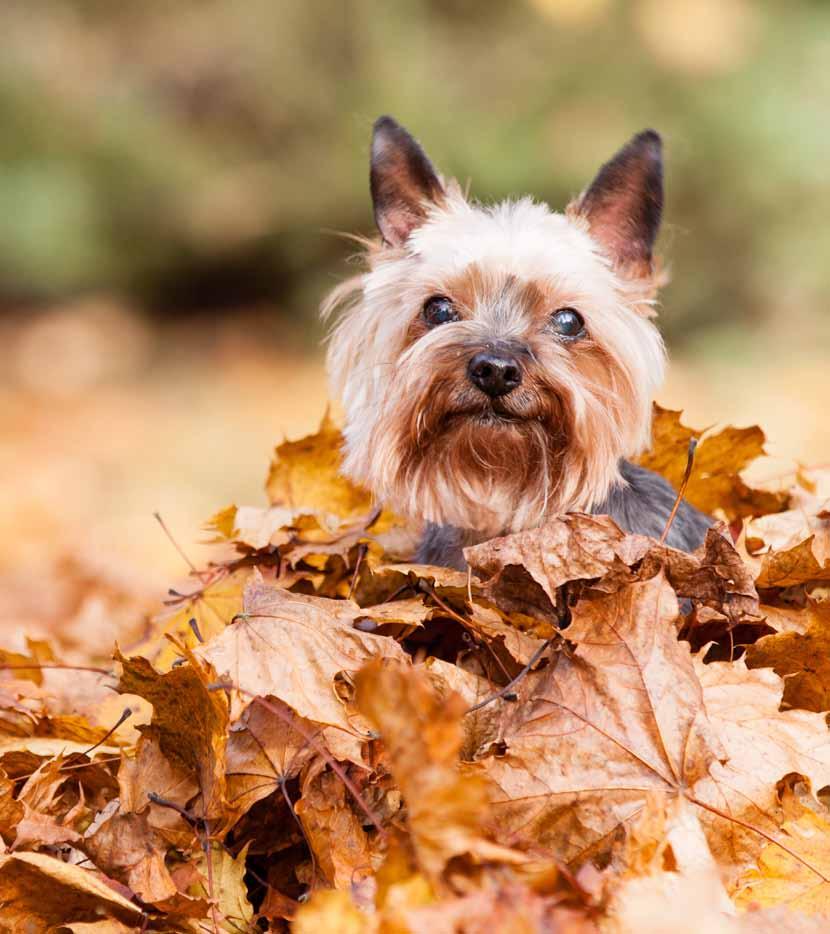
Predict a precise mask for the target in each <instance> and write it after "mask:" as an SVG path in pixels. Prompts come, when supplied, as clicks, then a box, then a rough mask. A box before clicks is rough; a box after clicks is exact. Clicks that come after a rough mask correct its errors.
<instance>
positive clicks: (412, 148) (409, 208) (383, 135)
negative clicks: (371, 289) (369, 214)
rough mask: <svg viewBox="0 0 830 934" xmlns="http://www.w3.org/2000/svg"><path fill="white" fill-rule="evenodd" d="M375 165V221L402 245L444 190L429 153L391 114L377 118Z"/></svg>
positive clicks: (392, 242)
mask: <svg viewBox="0 0 830 934" xmlns="http://www.w3.org/2000/svg"><path fill="white" fill-rule="evenodd" d="M371 165H372V168H371V175H370V181H371V187H372V202H373V203H374V207H375V223H376V224H377V225H378V230H380V233H381V236H382V237H383V239H384V240H385V241H386V242H387V243H389V244H390V245H392V246H402V245H403V244H404V243H406V241H407V239H408V238H409V235H410V234H411V233H412V231H413V230H414V229H415V228H416V227H418V226H419V225H420V224H422V223H423V221H424V219H425V218H426V215H427V205H428V204H429V202H435V201H438V200H440V198H441V197H442V196H443V194H444V189H443V187H442V185H441V182H440V181H439V179H438V175H437V173H436V172H435V169H434V168H433V167H432V163H431V162H430V161H429V159H428V158H427V156H426V153H425V152H424V151H423V149H421V147H420V146H419V145H418V143H416V142H415V140H414V139H413V138H412V137H411V136H410V135H409V133H407V132H406V130H405V129H404V128H403V127H402V126H401V125H400V124H399V123H397V122H396V121H395V120H393V119H392V118H391V117H379V118H378V120H376V121H375V127H374V132H373V134H372V157H371Z"/></svg>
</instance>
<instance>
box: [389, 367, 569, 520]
mask: <svg viewBox="0 0 830 934" xmlns="http://www.w3.org/2000/svg"><path fill="white" fill-rule="evenodd" d="M403 398H404V400H407V396H406V395H404V397H403ZM402 408H403V409H404V410H402V409H398V411H397V414H396V415H395V416H394V418H393V419H392V420H391V421H392V424H390V425H389V428H390V429H392V431H391V434H392V435H393V436H395V442H394V444H393V445H392V446H391V447H389V448H388V450H389V451H390V453H391V452H392V451H394V454H393V456H394V458H395V459H396V460H397V463H398V468H397V470H395V471H394V472H393V473H394V480H393V487H394V489H391V490H390V491H389V493H390V499H391V500H392V501H393V503H394V502H397V503H398V504H399V508H403V510H404V511H405V512H407V513H409V514H411V515H419V516H422V517H424V518H425V519H427V520H428V521H431V522H436V523H440V524H449V525H455V526H458V527H461V528H465V529H475V530H476V531H478V532H480V533H481V534H482V535H484V536H491V535H496V534H499V533H500V532H503V531H508V530H512V529H519V528H525V527H527V526H528V525H533V524H535V523H538V521H540V519H541V517H543V516H544V515H546V514H547V513H549V512H550V511H551V510H552V509H557V507H558V506H559V505H560V504H559V503H558V501H557V491H558V488H559V487H560V485H561V484H560V480H561V477H562V467H563V463H564V462H565V460H566V459H567V452H568V449H569V446H570V439H569V431H568V412H567V406H566V404H565V403H564V402H563V400H562V399H561V398H560V397H559V396H558V395H557V394H556V393H554V392H552V391H551V390H550V389H548V388H547V387H545V388H544V389H542V388H541V387H538V386H534V385H533V384H532V383H530V384H529V385H527V386H522V387H520V388H519V389H517V390H515V391H514V392H513V393H510V394H509V395H508V396H504V397H501V398H498V399H495V400H490V399H488V398H487V397H486V396H484V394H483V393H480V392H478V391H477V390H475V389H474V388H471V387H470V386H469V385H467V384H458V383H456V382H454V381H453V380H451V379H449V378H447V377H446V376H444V377H443V378H442V377H441V376H440V375H439V376H436V377H435V379H434V381H433V384H432V385H431V386H430V387H428V388H427V389H426V390H424V391H423V392H422V394H421V395H420V396H419V397H418V398H415V399H412V398H411V397H409V399H408V402H405V404H404V406H403V407H402ZM394 424H397V426H398V428H397V431H395V430H394V428H393V425H394ZM390 476H391V474H390Z"/></svg>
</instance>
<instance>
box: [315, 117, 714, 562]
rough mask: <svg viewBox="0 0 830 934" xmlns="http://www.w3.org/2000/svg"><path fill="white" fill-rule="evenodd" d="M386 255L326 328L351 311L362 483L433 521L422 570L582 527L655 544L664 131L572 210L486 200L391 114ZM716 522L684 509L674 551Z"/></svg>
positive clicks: (384, 130)
mask: <svg viewBox="0 0 830 934" xmlns="http://www.w3.org/2000/svg"><path fill="white" fill-rule="evenodd" d="M370 181H371V191H372V199H373V202H374V212H375V220H376V223H377V226H378V229H379V231H380V234H381V238H382V240H381V242H375V241H365V245H366V248H367V249H366V255H367V261H368V271H367V272H366V273H364V274H363V275H361V276H358V277H356V278H355V279H352V280H351V281H349V282H346V283H343V284H342V285H341V286H340V287H339V288H337V289H336V290H335V291H334V292H333V293H332V295H331V296H330V297H329V298H328V300H327V301H326V302H325V303H324V306H323V314H324V316H328V315H329V314H331V313H332V312H333V311H334V310H336V309H341V310H342V312H343V314H342V316H341V318H340V320H339V322H338V324H337V326H336V327H335V328H334V330H333V332H332V334H331V336H330V344H329V350H328V369H329V374H330V378H331V384H332V389H333V391H334V392H335V393H336V394H337V395H339V397H340V398H341V399H342V400H343V404H344V408H345V413H346V424H345V431H344V434H345V447H344V453H345V458H344V470H345V472H346V473H347V474H348V475H349V476H350V477H351V478H353V479H354V480H356V481H357V482H359V483H361V484H363V485H364V486H366V487H368V488H369V489H370V490H372V491H373V493H374V494H375V495H376V496H377V497H378V498H379V499H380V500H382V501H384V502H386V503H387V504H388V505H390V506H391V507H392V508H394V509H396V510H398V511H399V512H401V513H403V514H405V515H407V516H409V517H412V518H416V519H419V520H425V523H426V525H425V534H424V538H423V541H422V543H421V547H420V551H419V555H418V559H419V560H420V561H424V562H429V563H432V564H447V565H451V566H456V567H465V566H466V565H465V564H464V558H463V554H462V549H463V547H464V546H466V545H470V544H474V543H477V542H480V541H483V540H485V539H488V538H493V537H495V536H497V535H503V534H507V533H510V532H516V531H518V530H520V529H527V528H533V527H536V526H538V525H540V524H541V523H542V522H543V521H544V519H545V518H546V517H548V516H552V515H556V514H559V513H565V512H573V511H579V512H592V513H597V514H608V515H610V516H611V517H612V518H613V519H614V520H615V521H616V522H617V523H618V524H619V525H620V526H621V527H622V528H624V529H627V530H628V531H631V532H640V533H643V534H646V535H651V536H653V537H657V536H659V535H660V534H661V533H662V532H663V529H664V527H665V525H666V523H667V520H668V517H669V514H670V512H671V509H672V507H673V505H674V502H675V499H676V494H675V492H674V490H673V489H672V488H671V486H670V485H669V484H668V483H667V482H666V481H665V480H663V479H662V478H661V477H659V476H658V475H657V474H655V473H652V472H651V471H648V470H645V469H643V468H642V467H638V466H635V465H634V464H632V463H630V462H629V461H628V460H627V458H630V457H632V456H635V455H636V454H638V453H639V452H640V451H642V450H643V449H644V448H645V447H647V445H648V444H649V441H650V435H651V407H652V399H653V396H654V392H655V390H656V388H657V387H658V386H659V385H660V383H661V381H662V378H663V371H664V364H665V351H664V347H663V341H662V339H661V337H660V334H659V332H658V331H657V328H656V327H655V325H654V323H653V318H654V314H655V311H654V305H655V298H656V292H657V286H658V284H659V282H658V280H659V275H658V273H657V270H656V266H655V262H654V259H653V256H652V247H653V244H654V240H655V237H656V235H657V231H658V227H659V224H660V215H661V212H662V204H663V183H662V152H661V141H660V137H659V136H658V135H657V133H655V132H653V131H652V130H646V131H645V132H643V133H640V134H638V135H637V136H635V137H634V138H633V139H632V140H631V141H630V142H629V143H628V144H627V145H626V146H624V147H623V148H622V149H621V150H620V151H619V152H618V153H617V154H616V155H615V156H614V157H613V158H612V159H611V160H610V162H608V163H606V164H605V165H604V166H603V167H602V168H601V169H600V171H599V174H598V175H597V176H596V178H595V179H594V181H593V182H592V183H591V185H590V186H589V187H588V188H587V189H586V190H585V191H584V192H583V194H582V195H580V196H579V197H578V198H577V199H576V200H575V201H573V202H572V203H571V204H570V205H569V206H568V208H567V209H566V211H565V213H564V214H557V213H554V212H553V211H551V210H550V209H549V208H548V207H547V206H546V205H544V204H539V203H536V202H534V201H533V200H531V199H530V198H522V199H520V200H515V201H514V200H510V201H505V202H503V203H501V204H497V205H493V206H483V205H480V204H476V203H474V202H472V201H470V200H468V198H467V197H465V195H464V193H463V192H462V191H461V188H460V187H459V185H458V183H457V182H455V181H453V180H447V181H445V180H443V179H442V178H441V176H439V175H438V173H437V172H436V171H435V169H434V168H433V166H432V164H431V162H430V161H429V159H428V158H427V156H426V154H425V153H424V151H423V150H422V149H421V147H420V146H419V145H418V143H417V142H416V141H415V140H414V139H413V138H412V136H410V135H409V133H408V132H407V131H406V130H405V129H404V128H403V127H401V126H400V125H399V124H398V123H396V122H395V121H394V120H393V119H392V118H391V117H381V118H380V119H379V120H378V121H377V122H376V123H375V126H374V135H373V139H372V151H371V175H370ZM709 525H711V520H710V519H709V518H708V517H706V516H704V515H703V514H702V513H700V512H698V511H697V510H696V509H694V508H693V507H691V506H690V505H688V504H687V503H685V502H684V503H682V504H681V506H680V509H679V510H678V512H677V515H676V518H675V521H674V523H673V525H672V527H671V531H670V534H669V536H668V543H669V544H670V545H673V546H675V547H678V548H681V549H684V550H689V551H691V550H693V549H694V548H696V547H697V546H698V545H699V544H700V543H701V541H702V540H703V538H704V536H705V534H706V529H707V528H708V527H709Z"/></svg>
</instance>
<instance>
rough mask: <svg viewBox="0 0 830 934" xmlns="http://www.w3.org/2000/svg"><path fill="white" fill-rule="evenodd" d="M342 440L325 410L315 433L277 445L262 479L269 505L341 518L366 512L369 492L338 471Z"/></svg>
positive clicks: (357, 515)
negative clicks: (264, 478)
mask: <svg viewBox="0 0 830 934" xmlns="http://www.w3.org/2000/svg"><path fill="white" fill-rule="evenodd" d="M342 444H343V437H342V435H341V434H340V430H339V429H338V428H337V426H336V425H335V424H334V422H333V421H332V419H331V416H330V415H329V413H328V411H326V414H325V415H324V416H323V420H322V422H321V423H320V427H319V428H318V429H317V433H316V434H313V435H308V436H307V437H305V438H300V440H299V441H284V442H283V443H282V444H281V445H279V446H278V447H277V449H276V450H275V451H274V459H273V461H272V462H271V469H270V471H269V473H268V480H267V482H266V490H267V493H268V499H269V500H270V502H271V505H272V506H282V507H285V508H287V509H289V510H291V511H292V512H294V513H299V512H307V513H311V514H319V515H321V516H326V515H333V516H335V517H336V518H338V519H341V520H342V519H356V518H358V517H359V516H361V515H367V514H368V513H369V512H370V511H371V509H372V498H371V495H370V494H369V493H367V492H366V491H365V490H361V489H360V488H358V487H356V486H355V485H354V484H353V483H351V482H350V481H349V480H347V479H346V478H345V477H344V476H343V475H342V474H341V472H340V468H341V465H342V456H341V453H340V449H341V446H342Z"/></svg>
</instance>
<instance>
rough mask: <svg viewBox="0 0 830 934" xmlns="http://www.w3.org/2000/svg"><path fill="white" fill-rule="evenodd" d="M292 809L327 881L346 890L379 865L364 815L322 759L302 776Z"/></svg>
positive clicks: (378, 855)
mask: <svg viewBox="0 0 830 934" xmlns="http://www.w3.org/2000/svg"><path fill="white" fill-rule="evenodd" d="M294 811H295V813H296V814H297V816H298V817H299V819H300V821H301V822H302V825H303V830H304V832H305V835H306V839H307V840H308V843H309V846H310V847H311V850H312V852H313V853H314V855H315V857H316V865H317V869H318V870H319V872H320V873H321V874H322V876H323V880H324V881H325V882H326V883H327V884H328V885H331V886H333V887H334V888H337V889H345V890H349V889H350V888H351V887H352V886H353V885H357V884H358V883H359V882H360V880H361V879H363V878H368V877H369V876H371V875H372V873H373V872H374V871H375V870H376V869H377V868H378V866H379V865H380V862H381V853H380V850H379V849H377V846H376V845H375V846H373V845H372V842H371V840H370V838H369V835H368V833H367V832H366V831H365V830H364V829H363V823H364V822H365V817H364V816H363V814H360V813H358V812H356V811H355V809H354V807H353V806H352V799H351V796H350V795H349V793H348V792H347V790H346V786H345V785H344V784H343V782H342V781H341V780H340V777H339V776H337V775H335V774H334V773H333V772H331V771H329V770H327V769H326V768H325V763H324V762H322V761H319V760H318V761H317V762H316V763H315V764H314V765H312V766H311V767H310V768H309V769H308V771H307V772H306V774H305V775H304V776H303V781H302V797H301V798H300V800H299V801H298V802H297V804H296V805H295V807H294Z"/></svg>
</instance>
